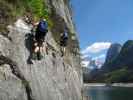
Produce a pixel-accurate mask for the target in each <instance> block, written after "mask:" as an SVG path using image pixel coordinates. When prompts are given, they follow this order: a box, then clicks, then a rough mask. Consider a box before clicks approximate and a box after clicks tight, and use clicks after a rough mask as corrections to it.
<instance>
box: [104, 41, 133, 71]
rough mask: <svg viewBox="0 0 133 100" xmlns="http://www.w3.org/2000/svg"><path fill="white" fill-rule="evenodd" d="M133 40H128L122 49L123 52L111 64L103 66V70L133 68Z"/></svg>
mask: <svg viewBox="0 0 133 100" xmlns="http://www.w3.org/2000/svg"><path fill="white" fill-rule="evenodd" d="M132 51H133V40H128V41H127V42H126V43H125V44H124V45H123V46H122V48H121V51H120V53H119V54H117V56H116V57H115V58H114V59H112V60H111V61H110V62H107V63H105V64H104V66H103V70H106V69H107V70H108V71H112V70H115V69H119V68H122V67H128V68H132V65H133V52H132Z"/></svg>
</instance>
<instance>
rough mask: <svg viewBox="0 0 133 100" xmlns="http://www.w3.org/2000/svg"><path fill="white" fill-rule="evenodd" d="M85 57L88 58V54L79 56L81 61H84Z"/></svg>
mask: <svg viewBox="0 0 133 100" xmlns="http://www.w3.org/2000/svg"><path fill="white" fill-rule="evenodd" d="M87 57H89V54H84V55H82V56H81V58H82V59H85V58H87Z"/></svg>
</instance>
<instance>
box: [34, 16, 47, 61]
mask: <svg viewBox="0 0 133 100" xmlns="http://www.w3.org/2000/svg"><path fill="white" fill-rule="evenodd" d="M34 26H37V28H36V32H35V43H34V53H35V54H37V58H38V60H40V59H41V58H42V57H41V56H42V55H41V53H42V52H43V51H46V47H44V45H45V44H46V43H45V36H46V34H47V32H48V23H47V21H46V19H42V18H41V19H40V22H39V23H35V24H34Z"/></svg>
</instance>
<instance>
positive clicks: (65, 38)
mask: <svg viewBox="0 0 133 100" xmlns="http://www.w3.org/2000/svg"><path fill="white" fill-rule="evenodd" d="M67 42H68V32H67V29H66V28H65V30H64V32H63V33H62V34H61V35H60V46H61V52H62V56H63V55H64V53H65V47H66V46H67Z"/></svg>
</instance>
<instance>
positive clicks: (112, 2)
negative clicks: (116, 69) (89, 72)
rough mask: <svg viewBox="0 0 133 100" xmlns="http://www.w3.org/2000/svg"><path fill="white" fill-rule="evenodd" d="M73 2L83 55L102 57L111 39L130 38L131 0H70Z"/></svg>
mask: <svg viewBox="0 0 133 100" xmlns="http://www.w3.org/2000/svg"><path fill="white" fill-rule="evenodd" d="M72 6H73V11H74V15H73V18H74V22H75V23H76V30H77V33H78V37H79V41H80V48H81V53H82V54H83V56H84V57H86V56H90V57H92V58H93V59H94V58H97V59H98V57H99V58H100V57H101V58H102V60H103V59H105V56H106V52H107V49H108V48H109V47H110V45H111V44H112V43H120V44H123V43H124V42H126V41H127V40H129V39H133V0H72ZM96 49H97V50H96ZM101 58H100V59H101Z"/></svg>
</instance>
